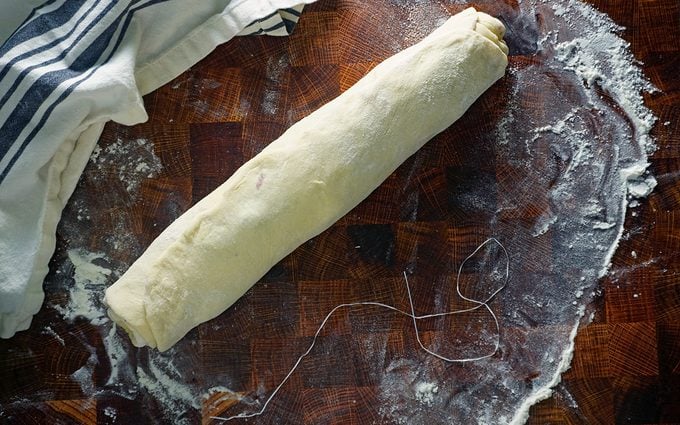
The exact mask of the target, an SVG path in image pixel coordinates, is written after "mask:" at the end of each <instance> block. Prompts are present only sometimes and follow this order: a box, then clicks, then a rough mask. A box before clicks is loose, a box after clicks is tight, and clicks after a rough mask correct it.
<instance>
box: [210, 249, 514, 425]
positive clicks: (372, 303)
mask: <svg viewBox="0 0 680 425" xmlns="http://www.w3.org/2000/svg"><path fill="white" fill-rule="evenodd" d="M490 242H493V243H495V244H497V245H498V246H499V247H500V248H501V249H502V250H503V255H504V256H505V260H506V262H505V277H504V279H503V283H502V285H500V286H499V287H498V288H497V289H496V290H495V291H494V292H492V293H491V294H490V295H489V296H488V297H487V298H486V299H485V300H484V301H480V300H475V299H473V298H469V297H466V296H465V295H463V294H462V293H461V291H460V275H461V273H462V271H463V267H464V266H465V263H466V262H467V261H468V260H469V259H470V258H472V257H474V256H475V254H477V253H478V252H479V250H481V249H482V248H483V247H484V246H486V245H487V244H488V243H490ZM403 274H404V282H405V284H406V292H407V294H408V302H409V306H410V309H411V312H410V313H409V312H406V311H404V310H401V309H399V308H397V307H394V306H391V305H388V304H383V303H380V302H377V301H361V302H353V303H343V304H339V305H337V306H335V307H334V308H333V309H332V310H331V311H330V312H329V313H328V314H327V315H326V317H325V318H324V319H323V321H322V322H321V324H320V325H319V328H318V329H317V330H316V332H315V333H314V337H313V338H312V342H311V343H310V344H309V347H308V348H307V350H306V351H305V352H304V353H303V354H302V355H301V356H300V357H298V359H297V361H296V362H295V363H294V364H293V367H292V368H291V369H290V371H289V372H288V373H287V374H286V376H285V377H284V378H283V380H282V381H281V383H279V385H277V386H276V388H274V391H272V393H271V394H270V395H269V398H267V400H266V401H265V402H264V404H263V405H262V408H261V409H260V410H259V411H256V412H252V413H239V414H238V415H234V416H228V417H220V416H211V417H210V418H211V419H216V420H221V421H225V422H226V421H231V420H233V419H246V418H253V417H256V416H260V415H262V414H263V413H264V412H265V410H266V409H267V406H269V403H270V402H271V401H272V400H273V399H274V397H275V396H276V394H277V393H278V392H279V390H280V389H281V388H282V387H283V386H284V385H285V383H286V382H287V381H288V379H289V378H290V377H291V376H292V375H293V373H294V372H295V371H296V370H297V368H298V366H299V365H300V363H302V360H303V359H304V358H305V357H307V355H308V354H309V353H311V351H312V349H314V346H315V345H316V341H317V339H318V337H319V334H320V333H321V331H322V330H323V328H324V327H325V326H326V323H328V320H329V319H330V318H331V317H332V316H333V314H335V312H336V311H338V310H340V309H343V308H348V307H359V306H376V307H382V308H385V309H388V310H392V311H395V312H397V313H400V314H403V315H405V316H408V317H410V318H411V319H412V320H413V330H414V331H415V334H416V340H417V341H418V345H420V348H421V349H423V350H424V351H425V352H426V353H428V354H430V355H432V356H434V357H436V358H438V359H440V360H443V361H445V362H448V363H465V362H474V361H479V360H482V359H486V358H489V357H492V356H494V355H495V354H496V353H497V352H498V349H499V347H500V325H499V323H498V318H497V317H496V314H495V313H494V312H493V310H492V309H491V307H489V302H491V300H493V298H494V297H495V296H496V295H497V294H498V293H499V292H500V291H502V290H503V288H505V286H506V285H507V283H508V278H509V276H510V256H509V255H508V251H507V250H506V249H505V247H504V246H503V244H501V243H500V242H499V241H498V240H497V239H496V238H489V239H487V240H485V241H484V242H482V244H481V245H479V246H478V247H477V248H476V249H475V250H474V251H473V252H472V254H470V255H468V256H467V257H466V258H465V260H463V262H462V263H461V264H460V267H458V274H457V276H456V293H457V294H458V296H459V297H461V298H462V299H463V300H465V301H468V302H471V303H473V304H476V305H475V306H473V307H469V308H465V309H461V310H453V311H447V312H443V313H432V314H424V315H416V312H415V306H414V304H413V297H412V296H411V286H410V285H409V283H408V277H407V276H406V272H403ZM480 307H484V308H486V310H487V311H488V312H489V314H491V317H492V318H493V321H494V324H495V327H496V338H495V342H494V348H493V351H491V352H489V353H488V354H484V355H482V356H479V357H471V358H461V359H455V358H449V357H445V356H443V355H441V354H439V353H436V352H434V351H432V350H430V349H429V348H427V347H425V345H424V344H423V342H422V340H421V339H420V331H419V329H418V321H419V320H423V319H432V318H437V317H444V316H451V315H454V314H461V313H467V312H471V311H474V310H477V309H479V308H480Z"/></svg>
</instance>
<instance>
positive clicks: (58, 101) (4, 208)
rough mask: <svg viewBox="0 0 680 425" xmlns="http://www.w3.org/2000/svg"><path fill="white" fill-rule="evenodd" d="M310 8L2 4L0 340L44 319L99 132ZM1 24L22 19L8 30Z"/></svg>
mask: <svg viewBox="0 0 680 425" xmlns="http://www.w3.org/2000/svg"><path fill="white" fill-rule="evenodd" d="M312 1H313V0H258V1H254V0H81V1H75V0H48V1H44V0H43V1H40V2H36V1H35V0H33V5H36V4H39V6H38V7H37V8H35V9H33V10H29V7H30V6H32V4H31V0H28V1H26V2H21V3H20V2H18V1H14V0H10V1H6V2H3V3H2V4H0V16H3V18H0V25H1V26H2V27H3V28H2V29H1V30H0V37H2V38H6V40H5V41H4V44H3V45H2V47H0V99H1V100H0V336H1V337H3V338H9V337H11V336H12V335H14V333H15V332H16V331H18V330H24V329H27V328H28V327H29V325H30V322H31V318H32V316H33V315H34V314H35V313H36V312H37V311H38V310H39V309H40V306H41V304H42V301H43V298H44V295H43V290H42V282H43V279H44V278H45V275H46V274H47V271H48V268H47V264H48V261H49V259H50V257H51V256H52V253H53V251H54V248H55V233H56V226H57V223H58V221H59V218H60V216H61V212H62V210H63V208H64V206H65V204H66V202H67V200H68V198H69V197H70V196H71V193H72V192H73V190H74V188H75V185H76V183H77V181H78V178H79V177H80V174H81V173H82V171H83V169H84V167H85V165H86V163H87V160H88V158H89V156H90V154H91V153H92V150H93V149H94V146H95V144H96V142H97V139H98V138H99V136H100V134H101V132H102V129H103V127H104V124H105V123H106V122H107V121H109V120H114V121H116V122H119V123H121V124H125V125H133V124H137V123H140V122H143V121H145V120H146V119H147V115H146V112H145V110H144V105H143V103H142V96H143V95H144V94H147V93H149V92H151V91H153V90H155V89H156V88H158V87H160V86H161V85H163V84H165V83H167V82H168V81H170V80H172V79H173V78H175V77H176V76H178V75H179V74H181V73H182V72H184V71H185V70H186V69H188V68H189V67H191V66H192V65H194V64H195V63H196V62H198V61H199V60H200V59H202V58H203V57H205V56H206V55H207V54H208V53H210V51H212V50H213V49H214V48H215V47H216V46H217V45H219V44H221V43H223V42H225V41H227V40H229V39H231V38H232V37H234V36H236V35H240V34H270V35H287V34H289V33H290V31H291V30H292V28H293V27H294V25H295V23H296V22H297V19H298V17H299V15H300V12H301V10H302V4H304V3H311V2H312ZM22 13H25V15H28V16H25V15H24V16H21V15H22ZM8 16H10V17H15V18H16V17H20V19H23V18H24V17H25V20H24V21H23V23H21V21H19V22H18V23H16V25H12V26H11V28H12V29H14V28H16V29H15V30H14V31H13V32H12V31H11V30H10V31H8V30H7V28H8V22H7V20H8ZM3 31H4V32H3ZM8 32H11V34H8ZM0 42H2V39H0Z"/></svg>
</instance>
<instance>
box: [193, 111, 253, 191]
mask: <svg viewBox="0 0 680 425" xmlns="http://www.w3.org/2000/svg"><path fill="white" fill-rule="evenodd" d="M190 131H191V145H190V152H191V159H192V165H191V167H192V170H193V199H192V201H193V203H196V202H198V201H199V200H201V199H203V198H204V197H205V196H206V195H208V194H209V193H210V192H212V191H213V190H214V189H215V188H217V187H218V186H219V185H220V184H222V183H223V182H224V181H226V180H227V179H228V178H229V177H231V175H232V174H234V172H235V171H236V170H237V169H238V168H239V167H240V166H241V165H243V163H244V158H243V140H242V125H241V123H237V122H225V123H208V124H193V125H191V127H190Z"/></svg>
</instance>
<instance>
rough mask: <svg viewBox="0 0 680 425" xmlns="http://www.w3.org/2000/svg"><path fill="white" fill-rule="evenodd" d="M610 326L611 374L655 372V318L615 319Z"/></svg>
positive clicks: (651, 373)
mask: <svg viewBox="0 0 680 425" xmlns="http://www.w3.org/2000/svg"><path fill="white" fill-rule="evenodd" d="M608 326H609V367H610V371H611V374H612V376H613V377H622V376H657V375H658V374H659V361H658V356H657V338H656V325H655V323H654V322H638V323H617V324H612V325H608Z"/></svg>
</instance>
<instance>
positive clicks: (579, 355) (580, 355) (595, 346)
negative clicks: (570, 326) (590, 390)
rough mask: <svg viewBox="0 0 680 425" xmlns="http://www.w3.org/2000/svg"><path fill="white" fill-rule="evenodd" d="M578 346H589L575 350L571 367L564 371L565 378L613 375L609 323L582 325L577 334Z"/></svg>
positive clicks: (578, 378) (574, 378)
mask: <svg viewBox="0 0 680 425" xmlns="http://www.w3.org/2000/svg"><path fill="white" fill-rule="evenodd" d="M576 346H577V347H579V346H583V347H588V349H587V350H576V351H575V352H574V358H573V359H572V361H571V367H570V368H569V370H567V371H566V372H565V373H564V379H567V380H580V379H591V378H607V377H610V376H611V372H610V370H609V326H608V325H606V324H601V325H589V326H585V327H582V328H581V329H579V332H578V334H577V335H576Z"/></svg>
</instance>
